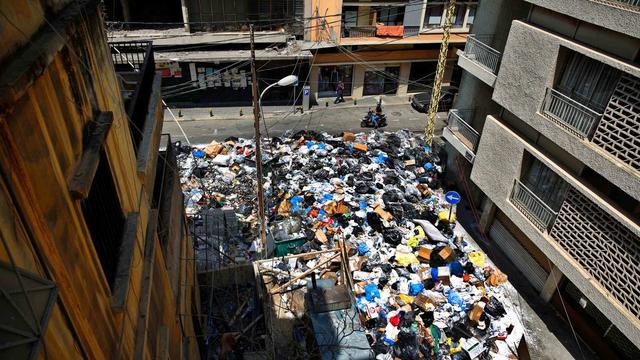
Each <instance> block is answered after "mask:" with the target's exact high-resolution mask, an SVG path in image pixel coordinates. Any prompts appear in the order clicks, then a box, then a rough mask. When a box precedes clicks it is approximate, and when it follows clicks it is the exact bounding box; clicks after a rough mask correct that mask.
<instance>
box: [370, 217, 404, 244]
mask: <svg viewBox="0 0 640 360" xmlns="http://www.w3.org/2000/svg"><path fill="white" fill-rule="evenodd" d="M376 215H378V214H376ZM369 225H371V224H369ZM382 237H383V238H384V241H385V242H386V243H387V244H391V245H393V246H398V245H400V242H402V233H401V232H400V231H399V230H398V229H384V230H383V231H382Z"/></svg>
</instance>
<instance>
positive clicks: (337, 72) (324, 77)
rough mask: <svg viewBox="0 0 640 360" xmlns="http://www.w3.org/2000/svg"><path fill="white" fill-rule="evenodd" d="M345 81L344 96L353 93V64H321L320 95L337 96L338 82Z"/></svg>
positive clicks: (319, 77)
mask: <svg viewBox="0 0 640 360" xmlns="http://www.w3.org/2000/svg"><path fill="white" fill-rule="evenodd" d="M339 81H342V82H343V83H344V92H343V95H344V96H350V95H351V89H352V87H353V65H331V66H321V67H320V69H319V75H318V96H319V97H332V96H336V86H337V85H338V82H339Z"/></svg>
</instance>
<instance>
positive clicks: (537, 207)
mask: <svg viewBox="0 0 640 360" xmlns="http://www.w3.org/2000/svg"><path fill="white" fill-rule="evenodd" d="M511 202H512V203H513V204H514V205H515V207H516V208H518V209H519V210H520V211H521V212H522V213H523V214H524V215H525V216H526V217H527V218H528V219H529V220H531V222H533V223H534V224H535V225H536V226H537V227H538V229H540V231H546V230H548V229H549V228H550V227H551V225H552V224H553V221H554V220H555V218H556V216H557V215H558V212H557V211H554V210H553V209H551V208H550V207H549V205H547V204H545V202H544V201H542V199H540V198H539V197H538V196H536V194H534V193H533V191H531V190H529V188H527V187H526V186H525V185H524V184H523V183H521V182H520V181H519V180H517V179H516V180H515V181H514V184H513V191H512V192H511Z"/></svg>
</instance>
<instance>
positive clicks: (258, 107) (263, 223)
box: [249, 24, 298, 256]
mask: <svg viewBox="0 0 640 360" xmlns="http://www.w3.org/2000/svg"><path fill="white" fill-rule="evenodd" d="M249 30H250V35H251V78H252V80H253V81H252V83H253V84H252V86H251V90H252V94H253V119H254V123H253V127H254V131H255V137H256V172H257V175H258V176H257V177H258V181H257V182H258V183H257V195H258V219H259V220H260V247H261V249H260V252H261V253H262V255H263V256H265V255H266V252H267V219H266V216H265V206H264V185H263V184H264V179H263V175H262V148H261V146H260V115H261V114H262V96H263V95H264V94H265V93H266V92H267V90H269V89H270V88H272V87H274V86H289V85H293V84H296V83H297V82H298V77H297V76H295V75H289V76H285V77H284V78H282V79H280V81H278V82H277V83H274V84H271V85H269V86H267V88H266V89H264V90H263V91H262V93H261V94H260V98H258V76H257V73H256V61H255V59H256V55H255V48H254V36H253V33H254V30H253V24H252V25H250V26H249Z"/></svg>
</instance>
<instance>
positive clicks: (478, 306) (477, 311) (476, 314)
mask: <svg viewBox="0 0 640 360" xmlns="http://www.w3.org/2000/svg"><path fill="white" fill-rule="evenodd" d="M485 305H486V304H485V303H483V302H482V301H479V302H477V303H475V305H473V309H471V311H470V312H469V320H471V321H475V322H479V321H480V317H481V316H482V314H483V313H484V306H485Z"/></svg>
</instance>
